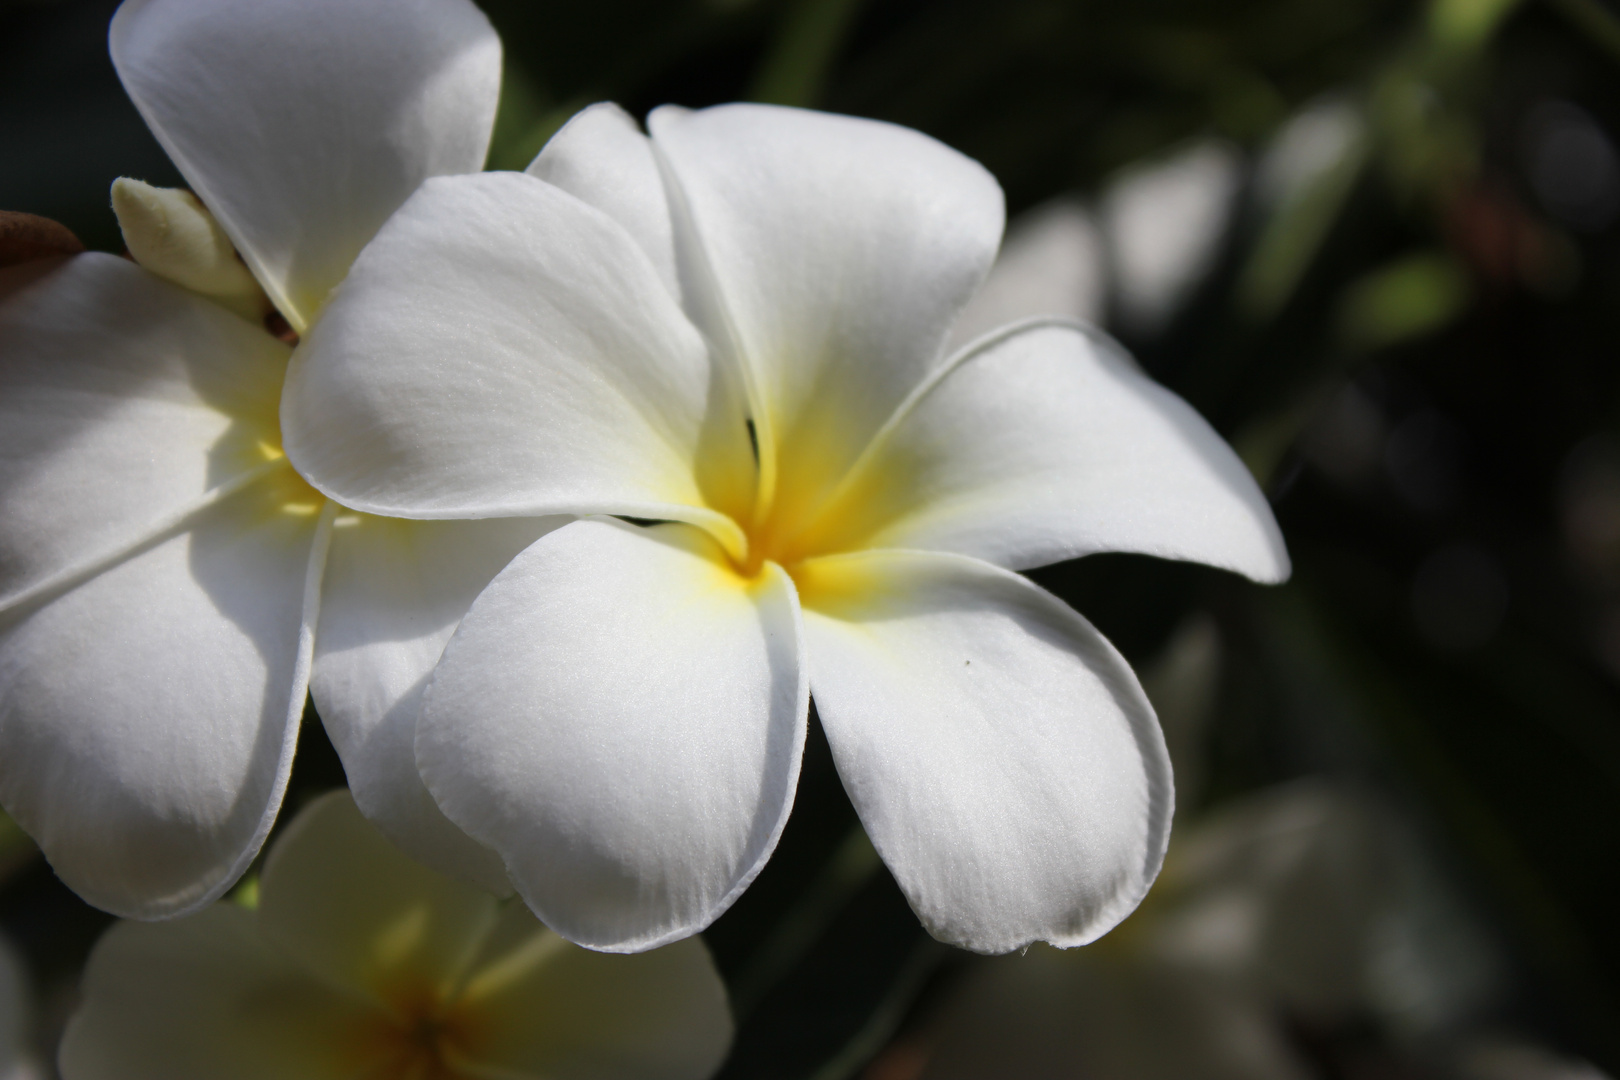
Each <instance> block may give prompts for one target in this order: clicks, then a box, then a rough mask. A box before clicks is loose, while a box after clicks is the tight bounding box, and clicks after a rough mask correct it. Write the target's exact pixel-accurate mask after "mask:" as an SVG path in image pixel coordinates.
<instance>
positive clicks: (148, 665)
mask: <svg viewBox="0 0 1620 1080" xmlns="http://www.w3.org/2000/svg"><path fill="white" fill-rule="evenodd" d="M289 488H290V489H292V490H291V491H289V490H288V489H289ZM299 488H301V489H302V490H303V491H305V492H308V488H306V487H303V485H301V484H299V483H298V482H297V480H296V478H293V477H292V475H291V470H290V469H286V468H283V470H282V473H281V474H280V475H279V476H277V477H271V478H266V479H264V480H260V481H259V482H257V483H256V484H254V485H253V486H251V487H249V488H247V489H246V490H244V491H242V492H240V493H239V494H237V495H235V496H232V497H231V498H230V499H228V500H225V501H224V502H222V503H221V504H220V505H218V506H216V507H214V508H213V509H212V510H210V511H208V512H207V513H206V514H205V515H204V516H203V517H202V518H201V519H200V520H199V521H198V522H197V523H196V524H195V525H194V526H193V527H192V528H191V529H190V530H189V531H187V532H183V533H181V534H179V535H177V536H175V537H173V538H171V539H168V540H165V541H163V542H162V543H159V544H157V545H155V546H153V547H150V548H148V549H147V550H144V551H142V552H141V553H140V554H138V555H135V556H133V557H132V558H130V559H128V560H127V561H125V562H122V563H120V564H118V565H117V566H115V567H113V568H112V569H110V570H108V571H106V572H105V573H102V574H100V575H99V576H97V577H94V578H92V579H91V580H89V581H88V582H86V583H84V584H82V585H80V586H79V587H77V588H76V589H74V590H73V591H71V592H68V593H66V594H65V595H63V596H61V597H59V598H58V599H56V600H54V601H51V602H50V603H48V604H46V605H45V606H43V607H40V608H37V609H35V610H32V611H31V612H30V613H28V614H26V615H24V616H23V617H21V618H20V619H19V620H18V621H16V622H15V624H14V625H13V626H11V627H10V628H9V629H7V630H6V632H5V635H4V637H3V638H0V801H3V802H4V804H5V806H6V809H7V810H8V811H10V813H11V814H12V816H13V817H15V818H16V819H17V823H18V824H20V825H21V826H22V827H23V828H24V829H26V830H28V833H29V834H30V835H31V836H33V837H34V839H35V840H37V841H38V842H39V844H40V847H41V848H43V849H44V851H45V854H46V856H47V857H48V858H49V859H50V861H51V865H52V867H53V868H54V869H55V870H56V872H57V874H58V875H59V876H60V877H61V878H62V880H63V881H65V882H66V883H67V884H68V885H69V887H71V888H72V889H73V890H74V891H75V892H77V893H79V895H81V896H83V897H84V898H85V899H86V900H88V901H90V902H91V903H92V904H95V905H96V906H98V907H101V908H105V909H107V910H108V911H112V912H115V913H118V914H123V915H128V916H132V917H137V918H158V917H163V916H168V915H173V914H177V913H179V912H183V911H186V910H189V909H192V908H195V907H198V906H200V905H202V904H205V903H207V902H208V901H210V900H212V899H214V898H215V897H216V896H218V895H219V894H220V893H222V892H224V890H225V889H226V888H228V887H229V886H230V885H231V883H232V882H234V881H235V880H236V879H237V877H239V876H240V875H241V874H242V872H243V871H244V870H245V869H246V868H247V866H248V863H249V862H251V861H252V859H253V857H254V855H255V854H256V853H257V851H258V849H259V845H260V844H261V843H263V841H264V837H265V834H266V833H267V832H268V831H269V829H270V823H271V822H272V821H273V820H274V818H275V814H276V809H277V807H278V806H279V805H280V803H281V795H282V792H283V790H284V789H285V787H286V783H287V776H288V771H289V770H290V769H291V767H292V754H293V748H294V746H295V744H296V742H297V737H298V720H299V717H300V716H301V714H302V712H303V707H304V699H305V687H306V685H307V680H308V678H309V667H308V661H309V656H308V649H309V648H310V646H311V639H312V637H313V626H312V625H306V613H305V608H306V602H307V601H309V600H310V599H312V597H311V596H310V593H311V591H312V590H311V589H310V585H311V584H312V582H311V580H310V579H311V578H314V579H315V581H314V583H315V584H317V585H318V573H319V569H320V565H319V564H320V561H321V560H320V555H321V552H320V550H319V545H316V550H315V551H314V552H312V550H311V540H312V537H317V536H318V530H317V528H316V522H317V519H316V518H315V516H313V515H314V511H316V510H318V509H319V507H318V506H317V505H309V506H307V507H299V509H300V510H303V509H307V510H308V511H309V514H308V515H301V514H295V513H288V512H287V511H286V510H285V509H283V506H284V503H285V500H286V498H287V497H288V495H289V494H296V492H297V489H299ZM309 494H310V495H313V492H310V493H309ZM313 617H314V612H313V611H309V612H308V616H307V620H308V621H312V620H313Z"/></svg>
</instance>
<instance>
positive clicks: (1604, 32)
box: [1547, 0, 1620, 60]
mask: <svg viewBox="0 0 1620 1080" xmlns="http://www.w3.org/2000/svg"><path fill="white" fill-rule="evenodd" d="M1547 3H1548V4H1550V5H1551V6H1552V7H1554V8H1556V9H1558V11H1559V12H1560V13H1561V14H1562V15H1563V16H1564V18H1566V19H1568V20H1569V21H1570V22H1572V23H1574V24H1575V27H1576V28H1577V29H1578V30H1580V31H1581V32H1582V33H1584V34H1585V35H1586V36H1587V37H1589V38H1591V39H1592V40H1593V41H1594V42H1596V43H1597V44H1598V45H1599V46H1600V47H1601V48H1603V49H1604V50H1606V51H1607V52H1608V53H1609V55H1610V56H1611V57H1613V58H1614V59H1616V60H1620V17H1616V16H1615V14H1614V13H1613V12H1611V11H1610V10H1609V9H1608V8H1606V7H1604V6H1603V5H1602V4H1600V3H1599V2H1598V0H1547Z"/></svg>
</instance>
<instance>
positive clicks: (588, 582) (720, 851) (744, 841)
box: [416, 519, 808, 952]
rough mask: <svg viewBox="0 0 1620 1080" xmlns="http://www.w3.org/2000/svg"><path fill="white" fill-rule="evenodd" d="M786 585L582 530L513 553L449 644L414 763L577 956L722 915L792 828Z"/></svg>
mask: <svg viewBox="0 0 1620 1080" xmlns="http://www.w3.org/2000/svg"><path fill="white" fill-rule="evenodd" d="M801 655H802V650H801V647H800V643H799V628H798V619H797V615H796V608H795V606H794V600H793V589H792V585H791V583H790V582H789V581H788V579H787V577H786V575H785V574H782V573H781V571H780V570H777V569H775V568H774V567H771V566H769V565H767V567H766V569H765V570H764V572H763V573H762V574H761V576H760V578H758V579H756V580H755V581H754V582H753V583H752V584H749V583H746V582H744V581H743V580H742V579H740V578H738V577H737V576H736V574H735V573H734V572H733V571H732V570H731V568H730V566H729V564H728V563H727V561H726V559H725V556H724V555H723V554H722V553H721V552H720V550H719V548H718V547H717V546H716V545H715V544H714V543H713V541H711V540H709V539H708V538H707V537H706V536H705V534H703V533H701V532H699V531H697V530H695V529H692V528H690V527H687V526H680V525H668V526H659V527H657V528H654V529H645V530H643V529H638V528H636V527H635V526H631V525H626V524H623V523H621V522H615V521H608V520H600V519H598V520H591V521H582V522H577V523H575V524H573V525H569V526H566V527H565V528H562V529H559V530H557V531H556V532H554V533H552V534H550V535H548V536H546V537H543V538H542V539H541V540H540V541H539V542H537V543H536V544H535V545H534V546H533V547H531V548H529V549H528V550H527V551H525V552H524V553H523V554H522V555H520V556H518V558H517V559H515V560H514V561H513V562H512V564H511V565H510V566H508V567H507V568H506V570H504V571H503V572H502V573H501V574H500V576H498V577H497V578H496V579H495V580H494V581H493V582H492V583H491V584H490V586H489V588H488V589H486V590H485V591H484V593H483V594H482V595H481V596H480V597H479V598H478V600H477V602H476V603H474V604H473V607H472V610H471V611H470V612H468V614H467V616H466V618H465V619H463V620H462V623H461V628H460V629H459V630H457V632H456V636H455V637H454V638H453V639H451V642H450V644H449V646H448V647H446V649H445V653H444V659H443V660H442V661H441V662H440V664H439V667H438V670H437V672H436V673H435V675H434V677H433V682H432V683H431V684H430V685H429V688H428V693H427V699H426V701H425V702H424V704H423V708H422V716H421V720H420V721H419V722H418V728H417V741H416V748H417V762H418V764H419V765H420V766H421V769H422V775H423V778H424V779H425V780H426V781H427V785H428V788H429V790H431V791H432V792H433V795H434V797H435V798H436V799H437V800H438V801H439V805H440V807H441V808H442V809H443V810H444V812H445V814H446V815H447V816H448V817H449V818H450V819H451V820H452V821H454V822H455V823H456V824H458V825H460V826H461V827H462V828H463V829H465V830H466V831H467V832H468V833H470V834H471V835H472V836H473V837H475V838H476V839H478V840H480V841H482V842H483V843H485V844H488V845H489V846H490V847H493V848H494V849H495V850H497V851H499V852H500V853H501V855H502V857H503V858H504V859H505V860H506V867H507V872H508V874H509V875H510V876H511V878H512V881H513V884H515V885H516V886H517V889H518V892H519V893H520V894H521V895H522V896H523V898H524V899H525V900H526V901H527V902H528V904H529V906H530V908H531V909H533V911H534V912H535V914H536V915H538V916H539V917H540V918H541V919H542V920H543V921H544V922H545V923H546V924H547V925H548V926H550V927H552V928H553V929H554V930H556V931H557V932H558V933H560V934H562V935H563V936H564V937H567V938H569V939H570V940H572V941H576V942H578V943H579V944H582V945H587V946H590V947H593V948H597V949H603V950H607V951H615V952H631V951H639V950H642V949H649V948H652V947H654V946H656V945H660V944H663V943H664V942H667V941H673V940H675V939H677V938H681V937H685V936H687V935H689V934H692V933H695V932H696V931H698V930H701V929H702V928H703V927H705V926H707V925H708V924H709V923H710V922H712V921H713V920H714V919H715V918H716V917H717V916H718V915H719V914H720V913H721V912H722V911H724V910H725V909H726V908H727V907H728V906H729V905H730V904H731V902H732V901H733V900H734V899H735V898H736V897H737V896H738V895H739V894H740V893H741V892H742V890H743V889H744V888H745V887H746V886H747V885H748V883H749V882H750V881H751V880H752V879H753V877H754V875H755V874H757V873H758V872H759V870H760V868H761V867H762V866H763V865H764V862H765V860H766V859H767V858H768V857H769V856H770V853H771V851H772V850H773V849H774V848H775V846H776V840H777V837H778V836H779V835H780V833H781V830H782V826H783V824H784V823H785V822H786V819H787V814H788V810H789V808H790V807H791V805H792V802H793V792H794V786H795V783H796V782H797V779H798V772H799V761H800V756H801V754H802V752H803V745H804V732H805V719H806V712H807V707H808V698H807V687H806V683H805V680H804V675H803V668H802V663H801Z"/></svg>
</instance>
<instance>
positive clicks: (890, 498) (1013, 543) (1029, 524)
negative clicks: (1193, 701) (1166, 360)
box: [801, 323, 1289, 582]
mask: <svg viewBox="0 0 1620 1080" xmlns="http://www.w3.org/2000/svg"><path fill="white" fill-rule="evenodd" d="M818 530H819V531H818V532H816V533H815V534H813V535H807V536H806V537H805V538H803V540H802V542H801V543H802V544H803V545H804V546H807V547H808V548H810V549H816V550H848V549H849V548H850V547H852V546H855V545H860V546H866V547H905V548H924V549H930V550H939V551H956V552H960V553H963V554H967V555H973V556H977V557H978V558H982V559H987V560H989V561H990V562H993V563H996V564H997V565H999V566H1006V567H1010V568H1012V569H1024V568H1027V567H1032V566H1042V565H1045V564H1047V563H1052V562H1057V561H1058V560H1061V559H1069V558H1074V557H1075V556H1079V555H1087V554H1090V553H1092V552H1097V551H1132V552H1139V553H1142V554H1147V555H1158V556H1162V557H1164V558H1170V559H1188V560H1191V561H1194V562H1202V563H1208V564H1210V565H1212V566H1219V567H1222V568H1225V569H1228V570H1235V571H1237V572H1238V573H1241V574H1246V575H1248V576H1249V577H1251V578H1254V579H1256V580H1258V581H1265V582H1274V581H1281V580H1283V579H1284V578H1286V577H1287V576H1288V572H1289V562H1288V552H1287V550H1286V549H1285V547H1284V546H1283V540H1282V534H1281V533H1280V532H1279V531H1278V529H1277V523H1276V520H1275V519H1274V518H1273V517H1272V514H1271V508H1270V507H1269V506H1268V505H1267V503H1266V499H1265V496H1264V495H1263V494H1262V493H1261V491H1260V488H1259V486H1258V485H1257V484H1256V483H1255V482H1254V478H1253V477H1251V476H1250V475H1249V471H1248V469H1246V468H1245V467H1244V465H1243V463H1242V462H1241V461H1240V460H1238V457H1237V455H1236V454H1235V453H1233V452H1232V448H1231V447H1229V446H1227V445H1226V443H1225V442H1224V441H1222V439H1221V437H1220V436H1219V435H1217V434H1215V432H1214V430H1212V429H1211V428H1210V426H1209V424H1208V423H1206V422H1205V421H1204V419H1203V418H1202V417H1200V416H1199V415H1198V414H1197V413H1196V412H1194V411H1193V409H1192V408H1191V407H1189V406H1188V405H1187V403H1186V402H1184V401H1182V400H1181V399H1180V398H1178V397H1176V396H1175V395H1174V394H1172V393H1171V392H1170V391H1168V390H1166V389H1165V388H1164V387H1162V386H1160V385H1158V384H1157V383H1155V382H1153V381H1152V380H1151V379H1149V378H1147V377H1146V376H1145V375H1143V374H1142V372H1141V371H1140V369H1138V368H1137V367H1136V365H1135V364H1133V363H1132V362H1131V360H1130V359H1129V358H1128V357H1127V356H1126V355H1125V354H1124V353H1123V352H1122V351H1121V350H1120V349H1119V348H1118V346H1116V345H1114V344H1113V343H1112V342H1111V341H1109V340H1108V339H1107V338H1105V337H1104V336H1102V335H1101V334H1099V333H1098V332H1096V331H1094V330H1090V329H1087V328H1084V327H1081V326H1079V325H1078V324H1076V325H1067V324H1062V323H1038V324H1034V325H1030V326H1027V327H1025V328H1023V329H1021V330H1017V331H1015V332H1012V333H1010V334H1008V335H1007V336H1005V337H1004V338H1002V339H1000V340H992V341H990V342H989V343H987V344H985V345H983V346H981V347H980V348H978V349H977V350H976V351H973V352H970V353H968V354H965V355H964V356H963V357H960V358H959V362H958V363H957V364H956V365H955V367H953V368H952V369H950V370H949V371H948V372H947V373H946V374H944V376H943V377H942V378H940V379H939V380H938V381H937V382H936V383H934V384H933V385H932V386H931V387H929V388H927V389H926V390H925V392H923V393H922V394H921V396H920V397H919V398H918V399H916V401H915V403H914V404H913V405H912V407H910V408H909V409H908V410H906V412H905V413H904V414H903V416H901V417H900V418H899V420H898V422H897V423H896V424H895V425H894V427H893V428H892V429H891V430H890V431H888V432H887V433H886V437H885V438H884V439H883V440H882V441H881V442H880V443H879V444H878V445H877V446H876V447H875V448H874V449H873V451H872V453H871V456H870V459H869V460H868V461H867V462H865V463H864V467H863V469H862V470H861V472H860V473H859V475H858V476H857V477H856V478H854V479H853V480H852V481H851V482H850V484H849V485H848V487H847V488H846V489H845V491H844V492H843V493H842V494H841V496H840V498H839V500H838V502H837V503H836V504H835V505H834V506H832V507H831V508H830V509H829V510H828V511H827V512H826V513H825V515H824V516H823V518H822V521H821V523H820V525H819V526H818Z"/></svg>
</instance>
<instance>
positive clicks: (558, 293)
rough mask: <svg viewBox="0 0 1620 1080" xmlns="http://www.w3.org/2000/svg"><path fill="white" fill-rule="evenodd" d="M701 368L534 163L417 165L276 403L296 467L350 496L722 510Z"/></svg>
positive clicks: (742, 429)
mask: <svg viewBox="0 0 1620 1080" xmlns="http://www.w3.org/2000/svg"><path fill="white" fill-rule="evenodd" d="M714 383H715V376H714V373H713V370H712V368H711V365H710V362H709V357H708V350H707V348H706V346H705V344H704V342H703V340H702V338H701V337H700V336H699V334H698V333H697V331H696V330H695V329H694V328H693V327H692V325H691V324H690V323H689V322H688V321H687V320H686V318H685V316H683V315H682V314H681V311H680V309H679V308H678V307H677V306H676V302H675V300H674V298H673V297H671V296H670V294H669V291H668V290H667V289H666V288H664V286H663V284H662V283H661V282H660V281H659V279H658V275H657V272H656V271H655V270H654V268H653V266H652V264H651V263H650V262H649V261H648V260H647V257H646V255H645V254H644V253H643V252H642V251H641V249H640V248H639V247H638V246H637V245H636V243H635V241H634V240H633V239H632V238H631V237H630V235H629V234H628V233H626V232H625V231H624V229H623V228H622V227H620V226H619V225H618V224H617V223H616V222H614V221H613V220H612V219H611V218H609V217H607V216H606V215H604V214H603V213H601V212H600V211H598V210H596V209H594V208H592V207H590V206H588V205H586V204H585V203H583V202H581V201H579V200H578V199H576V198H574V197H573V196H571V195H568V194H567V193H565V192H563V191H561V190H560V189H558V188H554V187H552V186H550V185H548V184H545V183H542V182H541V181H539V180H535V179H534V178H533V177H529V176H524V175H522V174H520V173H486V174H484V175H482V176H477V177H454V178H446V179H441V180H435V181H430V182H428V183H427V184H426V185H424V186H423V189H422V190H421V192H419V193H418V194H417V195H416V197H414V198H413V199H412V200H411V201H410V202H409V203H407V204H406V205H405V207H404V208H403V209H402V210H401V211H400V212H399V213H398V214H397V215H395V217H394V219H393V220H392V221H390V222H389V224H388V227H387V228H385V229H384V230H383V231H382V232H381V233H380V234H379V235H378V237H377V239H376V240H375V241H374V242H373V243H372V244H371V245H370V246H369V247H367V249H366V251H365V253H364V254H363V255H362V256H361V257H360V260H359V262H357V263H356V264H355V268H354V270H353V272H352V273H351V274H350V276H349V279H348V281H347V282H346V283H345V285H344V288H343V289H342V291H341V292H340V293H339V295H338V297H337V299H336V300H335V301H334V302H333V304H332V306H331V308H330V309H329V310H328V311H327V313H326V315H325V317H324V318H322V320H321V322H320V325H318V326H317V327H316V328H315V330H314V332H313V333H312V334H311V335H310V336H309V338H307V339H306V341H305V343H304V346H303V347H302V348H300V349H299V350H298V352H297V354H296V355H295V356H294V358H293V362H292V367H291V369H290V372H289V375H288V381H287V389H286V395H285V399H284V403H283V407H282V415H283V426H284V431H285V435H286V440H287V452H288V454H289V455H290V456H291V457H292V459H293V461H294V463H295V464H296V465H297V466H298V468H299V470H300V471H301V472H302V473H303V474H304V475H305V476H307V477H309V478H310V480H311V482H313V483H314V484H316V486H318V487H321V488H322V489H323V490H325V491H328V492H329V493H331V494H332V495H333V497H334V498H337V499H338V500H339V501H340V502H342V503H344V504H345V505H347V506H352V507H355V508H357V509H361V510H367V511H371V512H375V513H380V514H391V515H396V516H404V517H423V518H447V517H508V516H510V517H516V516H538V515H542V514H553V513H576V512H586V511H588V512H603V513H624V514H631V515H634V516H637V517H650V518H678V519H684V520H698V521H703V522H705V524H708V525H710V526H711V527H715V528H720V529H723V528H725V527H726V526H727V525H729V522H728V521H727V520H726V519H723V518H722V517H721V516H720V515H719V514H716V513H714V512H713V511H711V510H705V509H702V507H703V505H704V496H703V491H702V485H701V483H700V480H701V477H700V476H699V465H698V458H699V454H700V450H701V451H702V456H703V458H704V460H706V461H709V462H712V463H715V467H716V468H721V469H725V470H730V471H732V472H736V473H745V474H747V475H749V476H751V475H752V469H753V464H752V460H751V458H750V457H749V452H748V442H747V428H746V425H745V420H744V417H743V416H741V415H740V414H738V413H736V412H735V411H731V410H729V409H726V408H718V409H717V408H716V400H715V397H714V394H713V390H714ZM732 531H733V533H734V532H735V530H734V529H733V530H732ZM733 541H735V537H733Z"/></svg>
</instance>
